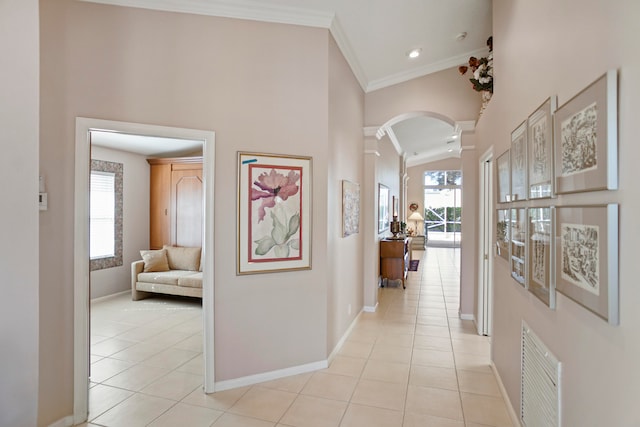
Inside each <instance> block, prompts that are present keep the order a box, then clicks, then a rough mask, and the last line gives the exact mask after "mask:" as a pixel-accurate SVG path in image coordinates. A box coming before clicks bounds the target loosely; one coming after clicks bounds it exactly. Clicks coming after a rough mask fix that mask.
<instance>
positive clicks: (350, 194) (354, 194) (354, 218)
mask: <svg viewBox="0 0 640 427" xmlns="http://www.w3.org/2000/svg"><path fill="white" fill-rule="evenodd" d="M359 232H360V184H357V183H354V182H351V181H347V180H346V179H343V180H342V237H348V236H350V235H352V234H358V233H359Z"/></svg>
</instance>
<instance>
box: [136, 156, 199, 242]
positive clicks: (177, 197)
mask: <svg viewBox="0 0 640 427" xmlns="http://www.w3.org/2000/svg"><path fill="white" fill-rule="evenodd" d="M147 162H149V165H150V192H151V193H150V200H149V202H150V203H149V226H150V229H149V247H150V248H151V249H161V248H162V246H163V245H174V246H192V247H202V220H203V218H202V212H203V201H204V200H203V199H204V193H203V183H202V157H174V158H166V159H147Z"/></svg>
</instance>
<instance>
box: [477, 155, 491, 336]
mask: <svg viewBox="0 0 640 427" xmlns="http://www.w3.org/2000/svg"><path fill="white" fill-rule="evenodd" d="M479 171H480V172H479V173H480V176H479V180H480V200H479V214H480V215H479V216H480V218H479V226H480V232H479V237H480V239H479V241H478V258H479V259H478V318H477V325H476V326H477V328H478V334H479V335H486V336H490V335H491V332H492V328H493V325H492V313H493V283H492V281H493V250H492V248H493V245H492V241H493V235H494V232H493V218H494V217H493V212H494V210H493V173H494V171H493V149H490V150H489V151H487V152H486V153H485V154H484V155H483V156H482V157H481V158H480V167H479Z"/></svg>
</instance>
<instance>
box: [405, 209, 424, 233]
mask: <svg viewBox="0 0 640 427" xmlns="http://www.w3.org/2000/svg"><path fill="white" fill-rule="evenodd" d="M407 221H415V222H416V234H418V221H424V218H423V217H422V215H420V213H419V212H418V211H415V212H413V213H412V214H411V215H409V218H407Z"/></svg>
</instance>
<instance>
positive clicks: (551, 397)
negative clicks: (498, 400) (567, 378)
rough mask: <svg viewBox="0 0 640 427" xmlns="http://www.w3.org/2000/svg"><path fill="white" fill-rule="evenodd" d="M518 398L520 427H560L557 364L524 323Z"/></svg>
mask: <svg viewBox="0 0 640 427" xmlns="http://www.w3.org/2000/svg"><path fill="white" fill-rule="evenodd" d="M521 394H522V396H521V398H522V399H521V402H522V405H521V408H520V419H521V420H522V425H523V426H527V427H559V426H560V362H558V359H556V357H555V356H554V355H553V354H551V352H550V351H549V349H547V347H546V346H545V345H544V343H543V342H542V341H540V338H538V337H537V336H536V334H534V333H533V332H532V331H531V328H529V326H528V325H527V324H526V323H525V322H522V389H521Z"/></svg>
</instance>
